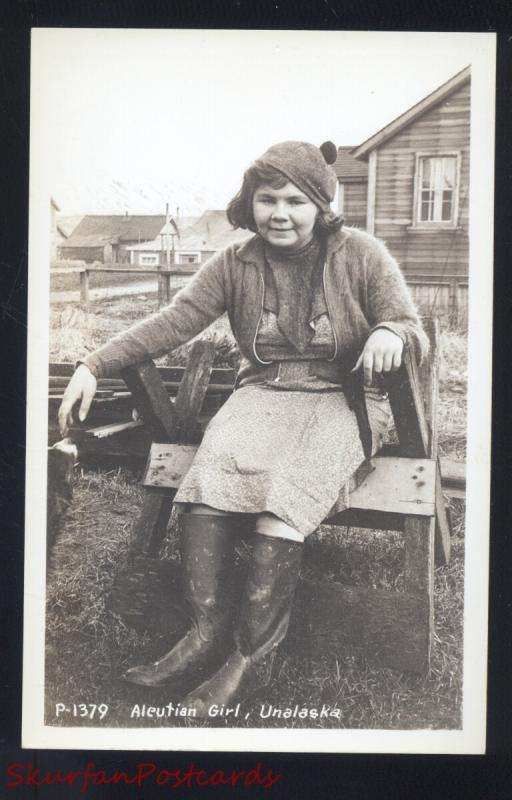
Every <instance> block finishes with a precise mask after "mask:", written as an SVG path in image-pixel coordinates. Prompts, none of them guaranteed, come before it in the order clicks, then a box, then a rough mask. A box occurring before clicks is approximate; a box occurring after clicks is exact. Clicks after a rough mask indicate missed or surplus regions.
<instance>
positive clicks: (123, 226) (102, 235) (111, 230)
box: [58, 214, 165, 264]
mask: <svg viewBox="0 0 512 800" xmlns="http://www.w3.org/2000/svg"><path fill="white" fill-rule="evenodd" d="M164 225H165V215H162V214H156V215H150V214H140V215H130V214H118V215H111V214H97V215H96V214H86V215H85V216H84V217H83V219H82V220H81V221H80V222H79V224H78V225H77V227H76V228H75V230H74V231H73V233H72V234H71V236H70V237H69V238H68V239H67V240H66V242H64V243H63V244H61V246H60V247H58V256H59V258H61V259H73V260H75V259H77V260H81V261H86V262H89V263H90V262H94V261H100V262H101V263H114V264H117V263H119V264H122V263H128V262H129V260H130V255H129V251H128V247H130V246H131V245H134V244H139V243H140V242H146V241H152V240H153V239H155V238H156V236H158V234H159V233H160V231H161V230H162V228H163V227H164Z"/></svg>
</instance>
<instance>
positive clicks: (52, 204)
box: [50, 197, 60, 211]
mask: <svg viewBox="0 0 512 800" xmlns="http://www.w3.org/2000/svg"><path fill="white" fill-rule="evenodd" d="M50 205H51V206H52V208H54V209H55V211H60V208H59V205H58V203H57V201H56V200H55V199H54V198H53V197H50Z"/></svg>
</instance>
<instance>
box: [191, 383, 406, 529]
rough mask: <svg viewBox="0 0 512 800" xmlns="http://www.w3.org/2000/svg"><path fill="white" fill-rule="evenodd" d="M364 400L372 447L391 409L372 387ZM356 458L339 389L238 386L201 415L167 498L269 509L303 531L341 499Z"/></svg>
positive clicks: (345, 499) (351, 422) (351, 423)
mask: <svg viewBox="0 0 512 800" xmlns="http://www.w3.org/2000/svg"><path fill="white" fill-rule="evenodd" d="M367 408H368V417H369V420H370V427H371V429H372V433H373V450H374V452H375V451H376V450H378V449H379V447H380V446H381V444H382V439H383V436H384V434H385V432H386V430H387V429H388V427H389V423H390V420H391V409H390V407H389V403H388V402H387V400H385V399H384V398H383V397H382V396H381V395H380V394H378V393H377V392H374V391H367ZM363 461H364V454H363V449H362V445H361V440H360V438H359V429H358V425H357V421H356V417H355V414H354V412H353V411H351V410H350V408H349V406H348V404H347V401H346V399H345V395H344V394H343V392H342V391H341V390H339V389H336V390H333V391H318V392H311V391H309V392H305V391H280V390H276V389H273V388H271V387H269V386H266V385H258V384H257V385H253V386H246V387H244V388H241V389H238V390H237V391H235V392H234V393H233V394H232V395H231V396H230V398H229V399H228V400H227V402H226V403H225V404H224V405H223V406H222V408H221V409H220V410H219V411H218V412H217V414H216V415H215V417H214V418H213V419H212V420H211V422H210V423H209V425H208V427H207V429H206V431H205V435H204V437H203V441H202V443H201V446H200V447H199V450H198V452H197V454H196V456H195V458H194V461H193V463H192V466H191V467H190V470H189V471H188V473H187V475H186V476H185V478H184V480H183V482H182V484H181V486H180V488H179V490H178V493H177V495H176V498H175V501H176V503H204V504H206V505H209V506H213V507H214V508H217V509H222V510H224V511H231V512H241V513H248V514H257V513H261V512H267V513H271V514H275V515H276V516H277V517H279V518H280V519H282V520H283V521H284V522H286V523H287V524H288V525H290V526H291V527H292V528H295V529H296V530H298V531H299V532H300V533H301V534H303V535H304V536H308V535H309V534H310V533H312V532H313V531H314V530H316V528H317V527H318V526H319V525H320V524H321V523H322V522H323V521H324V520H325V519H326V518H327V517H329V516H331V515H332V514H334V513H336V512H338V511H342V510H343V509H346V508H348V507H349V495H350V491H351V490H352V489H353V488H355V486H356V477H355V473H356V470H357V469H358V467H360V465H361V464H362V462H363Z"/></svg>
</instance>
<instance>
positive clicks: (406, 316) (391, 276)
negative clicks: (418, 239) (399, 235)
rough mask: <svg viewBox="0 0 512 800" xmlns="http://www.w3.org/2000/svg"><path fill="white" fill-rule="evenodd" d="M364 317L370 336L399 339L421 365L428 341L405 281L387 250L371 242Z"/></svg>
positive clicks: (377, 242)
mask: <svg viewBox="0 0 512 800" xmlns="http://www.w3.org/2000/svg"><path fill="white" fill-rule="evenodd" d="M366 278H367V304H368V308H367V313H368V319H369V323H370V325H371V326H372V332H373V331H376V330H377V329H381V328H384V329H387V330H388V331H391V332H392V333H394V334H395V335H396V336H399V337H400V339H402V341H403V343H404V344H406V345H407V346H408V347H409V349H410V350H411V351H412V352H413V353H414V355H415V356H416V359H417V360H418V362H421V361H422V359H423V358H424V357H425V355H426V354H427V353H428V349H429V341H428V337H427V335H426V333H425V331H424V330H423V326H422V324H421V321H420V319H419V316H418V313H417V311H416V307H415V305H414V302H413V300H412V297H411V293H410V291H409V287H408V286H407V284H406V282H405V278H404V276H403V274H402V272H401V270H400V268H399V266H398V264H397V262H396V261H395V259H394V258H393V256H392V255H391V253H390V252H389V250H388V249H387V248H386V246H385V245H384V244H383V243H382V242H380V241H379V240H378V239H374V238H372V239H371V244H370V246H369V247H368V251H367V254H366Z"/></svg>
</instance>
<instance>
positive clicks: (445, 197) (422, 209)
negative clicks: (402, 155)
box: [418, 156, 457, 222]
mask: <svg viewBox="0 0 512 800" xmlns="http://www.w3.org/2000/svg"><path fill="white" fill-rule="evenodd" d="M419 166H420V178H421V181H420V187H419V188H420V192H419V214H418V219H419V221H420V222H450V221H451V220H452V219H453V212H454V205H455V188H456V167H457V158H456V156H425V157H424V158H421V159H420V165H419Z"/></svg>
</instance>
